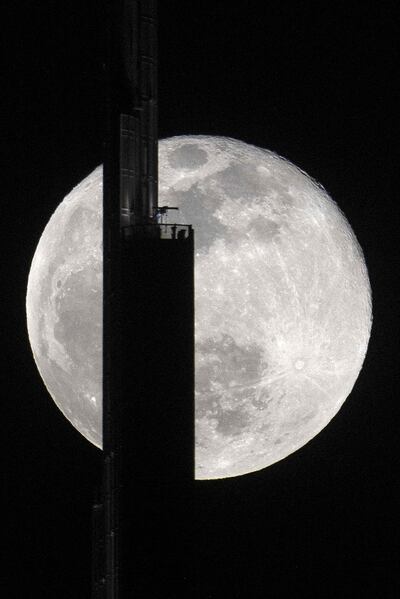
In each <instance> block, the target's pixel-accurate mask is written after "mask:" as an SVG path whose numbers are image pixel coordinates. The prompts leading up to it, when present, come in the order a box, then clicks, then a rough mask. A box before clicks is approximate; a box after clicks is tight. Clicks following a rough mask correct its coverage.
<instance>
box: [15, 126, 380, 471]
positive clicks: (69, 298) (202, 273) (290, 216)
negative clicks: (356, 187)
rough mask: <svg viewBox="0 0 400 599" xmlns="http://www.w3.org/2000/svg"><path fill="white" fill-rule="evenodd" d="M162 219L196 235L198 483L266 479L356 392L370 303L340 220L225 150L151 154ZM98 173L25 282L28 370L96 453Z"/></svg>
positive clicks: (224, 141)
mask: <svg viewBox="0 0 400 599" xmlns="http://www.w3.org/2000/svg"><path fill="white" fill-rule="evenodd" d="M159 192H160V205H166V204H168V205H171V206H178V207H179V209H180V212H179V218H178V221H179V222H181V223H188V224H192V225H193V226H194V229H195V318H196V322H195V331H196V357H195V359H196V364H195V373H196V429H195V430H196V454H195V455H196V478H197V479H215V478H225V477H231V476H238V475H242V474H247V473H250V472H253V471H256V470H260V469H262V468H265V467H267V466H269V465H271V464H273V463H275V462H277V461H279V460H281V459H283V458H285V457H286V456H288V455H289V454H291V453H293V452H294V451H296V450H297V449H299V448H300V447H302V446H303V445H305V444H306V443H307V442H308V441H309V440H310V439H312V438H313V437H315V435H317V434H318V433H319V432H320V431H321V430H322V429H323V428H324V427H325V426H326V425H327V424H328V423H329V421H330V420H331V419H332V418H333V416H335V414H336V413H337V412H338V410H339V409H340V407H341V405H342V404H343V402H344V401H345V399H346V398H347V397H348V395H349V393H350V392H351V390H352V388H353V386H354V384H355V381H356V380H357V377H358V375H359V372H360V370H361V368H362V364H363V361H364V357H365V353H366V350H367V346H368V340H369V336H370V330H371V323H372V310H371V289H370V284H369V279H368V273H367V269H366V265H365V261H364V257H363V253H362V250H361V248H360V245H359V243H358V241H357V239H356V237H355V235H354V233H353V231H352V229H351V227H350V225H349V223H348V221H347V220H346V218H345V216H344V215H343V213H342V212H341V211H340V209H339V208H338V206H337V204H336V203H335V202H334V201H333V200H332V199H331V198H330V197H329V195H328V194H327V192H326V191H325V190H324V189H323V188H322V187H321V186H320V185H319V184H318V183H316V182H315V181H314V180H313V179H312V178H311V177H309V176H308V175H307V174H306V173H304V172H303V171H301V170H300V169H299V168H297V167H296V166H294V165H293V164H291V163H290V162H288V161H287V160H285V159H284V158H282V157H280V156H278V155H277V154H275V153H273V152H271V151H268V150H264V149H260V148H257V147H254V146H251V145H249V144H246V143H243V142H241V141H237V140H234V139H230V138H224V137H207V136H179V137H173V138H169V139H164V140H161V141H160V144H159ZM102 259H103V257H102V168H101V167H98V168H97V169H96V170H95V171H94V172H93V173H92V174H90V175H89V176H88V177H87V178H86V179H84V181H82V182H81V183H80V184H79V185H78V186H77V187H75V188H74V189H73V190H72V191H71V193H70V194H69V195H68V196H67V197H66V198H65V199H64V200H63V201H62V203H61V204H60V205H59V206H58V208H57V209H56V211H55V212H54V214H53V215H52V217H51V218H50V221H49V223H48V224H47V226H46V228H45V230H44V232H43V234H42V236H41V239H40V241H39V244H38V246H37V249H36V252H35V255H34V258H33V261H32V266H31V270H30V274H29V279H28V290H27V298H26V307H27V323H28V332H29V339H30V343H31V347H32V351H33V355H34V358H35V361H36V364H37V366H38V369H39V372H40V374H41V376H42V378H43V381H44V383H45V385H46V387H47V389H48V391H49V393H50V395H51V396H52V398H53V399H54V401H55V403H56V404H57V406H58V407H59V408H60V410H61V411H62V412H63V414H64V415H65V416H66V417H67V418H68V420H69V421H70V422H71V423H72V424H73V426H74V427H75V428H77V429H78V430H79V431H80V432H81V433H82V434H83V435H84V436H85V437H86V438H87V439H88V440H89V441H91V442H92V443H94V444H95V445H96V446H97V447H101V443H102V438H101V436H102Z"/></svg>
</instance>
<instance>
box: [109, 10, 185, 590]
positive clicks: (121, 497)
mask: <svg viewBox="0 0 400 599" xmlns="http://www.w3.org/2000/svg"><path fill="white" fill-rule="evenodd" d="M155 8H156V7H155V1H153V0H136V1H135V0H114V1H112V0H109V2H108V17H107V21H108V22H107V28H108V31H109V39H108V60H107V69H106V72H107V82H108V93H107V110H106V112H107V125H106V135H105V139H106V141H105V161H104V204H103V207H104V211H103V213H104V228H103V233H104V240H103V242H104V295H103V297H104V300H103V311H104V314H103V324H104V334H103V345H104V349H103V450H104V499H103V506H104V507H103V510H104V527H105V559H104V562H105V572H104V580H105V582H104V585H103V586H104V597H105V598H106V599H128V598H129V599H131V598H136V597H138V598H142V597H143V598H145V597H146V598H147V597H149V598H151V599H157V598H159V599H177V598H178V597H185V598H186V597H189V596H193V576H192V565H193V562H192V557H191V551H192V548H193V539H192V537H191V526H192V524H193V511H192V507H193V485H194V282H193V278H194V277H193V272H194V268H193V231H192V230H191V228H190V227H186V230H185V227H181V228H180V231H181V234H180V235H178V236H176V235H175V233H176V227H175V229H171V235H170V236H169V235H166V234H165V230H166V228H165V227H164V228H163V229H162V227H163V225H161V226H160V225H157V224H155V221H154V219H153V217H154V214H155V212H156V210H157V168H158V167H157V75H156V72H157V40H156V10H155ZM172 231H173V233H174V234H172ZM98 578H99V577H98ZM100 579H101V577H100ZM101 591H102V589H100V591H99V593H100V592H101ZM99 596H102V595H100V594H99Z"/></svg>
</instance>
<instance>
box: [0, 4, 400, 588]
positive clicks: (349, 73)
mask: <svg viewBox="0 0 400 599" xmlns="http://www.w3.org/2000/svg"><path fill="white" fill-rule="evenodd" d="M5 4H6V6H7V5H8V8H9V9H10V12H9V13H8V15H7V17H9V18H7V19H5V21H3V27H2V29H3V32H2V37H4V34H5V43H4V46H3V47H4V48H5V52H3V54H5V55H6V59H7V63H8V64H7V67H6V69H5V70H4V71H3V74H5V79H4V80H3V83H2V93H1V96H2V100H1V101H2V110H1V126H2V132H1V136H0V143H1V145H2V163H3V166H4V170H3V174H2V178H3V186H2V188H3V191H2V196H3V197H2V203H1V215H2V241H3V250H2V261H1V262H2V271H3V272H2V275H3V276H2V286H3V293H2V300H3V302H4V307H3V310H2V315H3V318H2V339H3V343H2V347H3V350H2V371H3V372H2V375H3V376H2V413H3V417H2V434H1V437H2V444H3V445H2V446H3V451H2V498H3V505H4V507H3V511H2V517H3V522H2V526H1V530H2V534H1V544H2V550H3V552H4V554H3V557H2V559H1V575H0V592H1V596H2V597H4V599H14V598H15V599H16V598H18V599H21V598H23V597H28V598H29V597H33V596H38V597H40V598H41V599H87V598H89V597H90V568H91V503H92V499H93V493H94V487H95V485H96V484H97V483H98V481H99V479H100V472H101V452H100V451H99V450H98V449H96V448H95V447H94V446H91V445H90V444H89V442H88V441H86V439H84V438H83V437H82V436H81V435H80V434H79V433H78V432H77V431H76V430H75V429H74V428H73V427H72V426H71V425H70V424H69V423H68V422H67V420H66V419H65V418H64V416H63V415H62V414H61V413H60V412H59V410H58V409H57V408H56V407H55V405H54V403H53V401H52V400H51V398H50V396H49V395H48V393H47V391H46V389H45V387H44V385H43V383H42V381H41V378H40V376H39V374H38V371H37V369H36V366H35V364H34V361H33V357H32V354H31V351H30V347H29V343H28V338H27V331H26V321H25V293H26V284H27V277H28V272H29V268H30V262H31V260H32V257H33V254H34V251H35V248H36V245H37V242H38V240H39V238H40V235H41V233H42V231H43V228H44V227H45V225H46V223H47V221H48V219H49V217H50V215H51V214H52V213H53V212H54V210H55V208H56V207H57V205H58V204H59V202H60V201H61V200H62V198H63V197H64V196H65V195H66V194H67V193H68V192H69V191H70V190H71V188H72V187H73V186H74V185H76V184H77V183H78V182H79V181H81V180H82V179H83V178H84V177H85V176H86V175H88V174H89V173H90V172H91V171H92V170H93V169H94V168H95V167H96V166H97V165H98V164H100V163H101V162H102V152H103V149H102V141H103V140H102V135H103V120H102V119H103V85H104V81H103V70H102V62H103V59H104V33H105V23H104V19H103V14H102V3H101V2H100V3H99V2H95V1H94V0H85V1H84V2H79V3H76V2H71V1H69V2H66V1H60V2H47V1H41V0H39V1H38V2H34V3H33V2H28V1H25V2H19V3H15V4H14V3H11V1H8V2H6V3H5ZM160 4H162V6H161V7H160V10H159V14H160V30H159V54H160V55H159V102H160V118H159V133H160V137H167V136H172V135H180V134H210V135H226V136H229V137H233V138H237V139H240V140H243V141H246V142H248V143H251V144H254V145H257V146H260V147H265V148H269V149H271V150H274V151H276V152H278V153H279V154H281V155H282V156H284V157H286V158H288V159H289V160H291V161H292V162H294V163H295V164H296V165H298V166H299V167H301V168H302V169H303V170H305V171H306V172H307V173H309V174H310V175H311V176H313V177H314V178H315V179H317V180H318V181H320V182H321V183H322V184H323V185H324V187H325V188H326V189H327V191H328V192H329V193H330V194H331V196H332V197H333V198H334V199H335V200H336V201H337V203H338V204H339V206H340V207H341V209H342V210H343V211H344V213H345V214H346V216H347V218H348V220H349V221H350V223H351V225H352V227H353V229H354V231H355V233H356V235H357V238H358V240H359V242H360V244H361V246H362V248H363V250H364V254H365V259H366V263H367V267H368V271H369V275H370V281H371V286H372V290H373V314H374V323H373V329H372V336H371V340H370V345H369V349H368V353H367V356H366V360H365V363H364V368H363V370H362V372H361V374H360V376H359V378H358V380H357V382H356V384H355V387H354V389H353V391H352V393H351V396H350V397H349V398H348V400H347V401H346V402H345V404H344V406H343V407H342V408H341V410H340V412H339V413H338V414H337V416H336V417H335V418H334V419H333V420H332V422H331V423H330V424H329V426H327V427H326V428H325V429H324V430H323V431H322V432H321V433H320V434H319V435H318V436H317V437H316V438H315V439H314V440H313V441H311V442H310V443H308V444H307V445H306V446H305V447H303V448H302V449H301V450H299V451H297V452H296V453H294V454H292V455H291V456H289V457H288V458H286V459H285V460H283V461H281V462H279V463H277V464H275V465H273V466H271V467H269V468H267V469H265V470H262V471H259V472H256V473H253V474H250V475H246V476H244V477H238V478H231V479H226V480H220V481H207V482H205V481H202V482H201V483H199V485H198V488H197V492H198V499H199V503H200V504H201V509H200V510H199V512H198V513H197V514H196V515H194V518H196V522H197V524H198V528H199V530H201V533H199V535H198V538H196V539H195V541H194V542H196V547H197V549H198V555H199V558H198V559H199V566H198V570H199V573H200V578H199V581H198V588H199V598H198V599H214V598H215V599H220V598H225V597H227V598H235V599H236V598H237V599H246V598H249V599H253V598H257V599H258V598H260V599H261V598H267V597H271V598H273V599H275V598H276V599H278V598H286V597H303V596H304V597H308V598H313V597H316V598H320V597H321V598H324V599H325V598H326V599H328V598H332V599H333V598H335V599H336V598H341V597H353V598H357V597H363V598H364V597H380V598H392V597H393V598H394V597H398V596H399V593H400V584H399V578H398V565H399V564H398V555H399V549H400V547H399V536H400V534H399V518H398V511H399V507H398V506H399V501H400V492H399V485H398V481H397V476H398V475H397V470H398V466H399V459H398V450H399V446H400V443H399V436H398V429H399V424H398V423H399V417H400V410H399V394H398V353H399V352H398V350H399V345H398V335H399V333H398V331H399V322H398V313H397V314H395V313H396V309H397V308H398V295H397V294H396V292H395V288H396V284H397V283H398V270H399V251H398V230H399V209H398V201H399V199H398V189H399V177H398V160H397V157H398V141H397V138H396V137H395V136H394V128H395V116H396V109H397V106H396V104H397V105H398V101H399V98H398V94H397V92H396V89H397V87H398V64H396V61H397V52H398V51H397V50H396V49H395V40H396V37H397V36H398V35H399V27H398V24H399V22H398V20H397V15H396V13H395V9H394V6H395V3H394V2H393V3H392V2H377V1H375V2H369V3H361V2H346V3H344V2H343V3H342V2H336V3H333V2H322V3H320V5H317V6H318V7H317V8H316V9H315V10H314V9H311V7H310V8H307V7H308V6H309V3H304V2H290V3H289V2H279V3H274V4H272V3H269V2H251V3H250V2H246V3H245V2H242V3H239V4H238V5H237V7H235V6H234V4H233V2H232V1H230V2H228V1H225V0H222V1H215V2H194V3H193V2H174V1H172V2H160ZM310 4H311V3H310ZM305 5H306V7H305ZM396 94H397V95H396ZM4 181H5V184H4Z"/></svg>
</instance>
